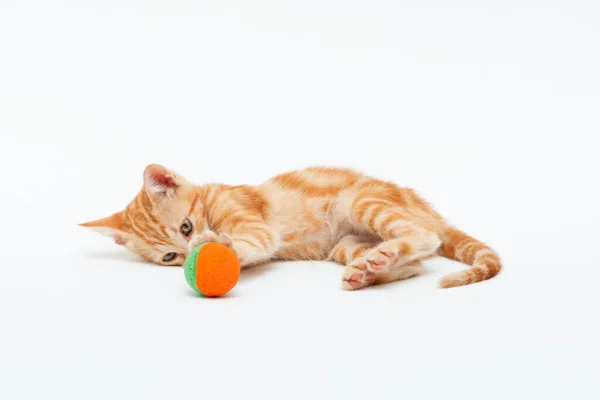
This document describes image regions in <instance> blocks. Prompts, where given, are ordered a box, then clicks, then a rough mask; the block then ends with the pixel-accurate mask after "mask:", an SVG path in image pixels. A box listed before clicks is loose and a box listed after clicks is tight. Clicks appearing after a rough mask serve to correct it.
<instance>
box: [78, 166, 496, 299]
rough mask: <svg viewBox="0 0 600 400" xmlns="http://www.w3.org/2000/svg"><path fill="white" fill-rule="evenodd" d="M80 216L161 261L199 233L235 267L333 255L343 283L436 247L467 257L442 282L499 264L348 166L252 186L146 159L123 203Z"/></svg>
mask: <svg viewBox="0 0 600 400" xmlns="http://www.w3.org/2000/svg"><path fill="white" fill-rule="evenodd" d="M81 225H82V226H85V227H90V228H94V229H96V230H98V231H100V232H102V233H104V234H107V235H109V236H111V237H112V238H113V239H114V240H115V242H116V243H117V244H119V245H123V246H125V247H127V248H128V249H130V250H132V251H133V252H135V253H137V254H139V255H140V256H142V257H143V258H145V259H146V260H149V261H152V262H155V263H158V264H162V265H182V264H183V262H184V260H185V257H186V255H187V254H188V252H189V251H190V249H193V248H194V247H195V246H197V245H199V244H200V243H202V242H205V241H214V242H220V243H223V244H225V245H227V246H230V247H231V248H232V249H233V250H234V251H235V253H236V254H237V256H238V257H239V259H240V262H241V264H242V267H248V266H251V265H256V264H260V263H264V262H267V261H270V260H330V261H335V262H337V263H340V264H342V265H344V266H345V269H344V272H343V279H342V286H343V288H344V289H347V290H353V289H360V288H362V287H365V286H369V285H372V284H374V283H383V282H391V281H395V280H399V279H405V278H408V277H411V276H414V275H417V274H419V273H420V272H422V271H423V269H422V266H421V264H420V261H421V260H423V259H425V258H428V257H431V256H434V255H436V254H437V255H441V256H444V257H447V258H450V259H453V260H457V261H461V262H463V263H465V264H468V265H470V266H471V268H470V269H467V270H465V271H460V272H455V273H452V274H450V275H447V276H445V277H443V278H442V279H441V280H440V282H439V285H440V287H443V288H448V287H454V286H460V285H467V284H470V283H474V282H479V281H483V280H486V279H490V278H492V277H493V276H495V275H496V274H498V272H499V271H500V268H501V262H500V258H499V257H498V255H497V254H496V253H495V252H494V251H493V250H492V249H490V248H489V247H488V246H486V245H485V244H483V243H481V242H479V241H478V240H476V239H474V238H472V237H470V236H468V235H466V234H465V233H463V232H461V231H459V230H458V229H455V228H454V227H452V226H450V225H449V224H448V223H447V222H446V221H445V220H444V219H443V218H442V217H441V216H440V215H439V214H438V213H437V212H436V211H435V210H433V208H432V207H431V206H430V205H429V204H428V203H426V202H425V201H424V200H423V199H421V198H420V197H419V196H418V195H417V194H416V193H415V192H414V191H413V190H411V189H408V188H401V187H398V186H396V185H394V184H392V183H388V182H383V181H380V180H377V179H374V178H371V177H368V176H364V175H361V174H359V173H357V172H355V171H352V170H348V169H338V168H321V167H312V168H307V169H304V170H301V171H295V172H289V173H285V174H282V175H278V176H276V177H274V178H272V179H270V180H268V181H267V182H265V183H263V184H261V185H259V186H246V185H242V186H227V185H223V184H208V185H204V186H196V185H193V184H191V183H189V182H188V181H186V180H185V179H184V178H183V177H181V176H180V175H178V174H176V173H174V172H172V171H169V170H167V169H166V168H165V167H163V166H161V165H156V164H152V165H149V166H147V167H146V169H145V171H144V185H143V187H142V190H141V191H140V192H139V194H138V195H137V196H136V197H135V198H134V199H133V201H132V202H131V203H130V204H129V205H128V206H127V207H126V208H125V210H123V211H120V212H118V213H116V214H113V215H111V216H110V217H107V218H104V219H100V220H97V221H92V222H88V223H84V224H81Z"/></svg>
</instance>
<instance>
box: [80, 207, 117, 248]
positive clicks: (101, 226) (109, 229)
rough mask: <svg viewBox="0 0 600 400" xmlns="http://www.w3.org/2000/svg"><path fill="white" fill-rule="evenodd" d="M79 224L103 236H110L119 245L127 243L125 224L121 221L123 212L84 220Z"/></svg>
mask: <svg viewBox="0 0 600 400" xmlns="http://www.w3.org/2000/svg"><path fill="white" fill-rule="evenodd" d="M79 225H80V226H85V227H86V228H90V229H93V230H95V231H96V232H98V233H101V234H103V235H105V236H110V237H112V238H113V240H114V241H115V243H116V244H118V245H120V246H124V245H126V244H127V240H128V237H129V234H128V233H127V231H126V227H125V224H124V223H123V212H118V213H115V214H113V215H111V216H110V217H106V218H102V219H98V220H96V221H91V222H85V223H83V224H79Z"/></svg>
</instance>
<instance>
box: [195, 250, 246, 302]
mask: <svg viewBox="0 0 600 400" xmlns="http://www.w3.org/2000/svg"><path fill="white" fill-rule="evenodd" d="M183 270H184V272H185V279H186V280H187V283H188V284H189V285H190V286H191V287H192V289H194V290H195V291H196V292H198V293H200V294H201V295H203V296H206V297H217V296H222V295H224V294H225V293H227V292H229V291H230V290H231V289H233V287H234V286H235V285H236V284H237V281H238V279H239V277H240V262H239V260H238V258H237V256H236V255H235V253H234V252H233V250H231V249H230V248H229V247H227V246H224V245H222V244H220V243H213V242H207V243H203V244H201V245H200V246H198V247H196V248H195V249H194V250H192V251H191V252H190V254H188V256H187V258H186V260H185V263H184V264H183Z"/></svg>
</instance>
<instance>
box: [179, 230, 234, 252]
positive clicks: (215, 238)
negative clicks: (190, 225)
mask: <svg viewBox="0 0 600 400" xmlns="http://www.w3.org/2000/svg"><path fill="white" fill-rule="evenodd" d="M206 242H214V243H221V244H222V245H225V246H227V247H231V238H230V237H229V235H228V234H226V233H215V232H213V231H209V230H206V231H204V232H202V233H199V234H198V235H195V236H194V237H192V239H191V240H190V242H189V243H188V249H189V251H192V250H193V249H194V248H196V246H199V245H201V244H202V243H206Z"/></svg>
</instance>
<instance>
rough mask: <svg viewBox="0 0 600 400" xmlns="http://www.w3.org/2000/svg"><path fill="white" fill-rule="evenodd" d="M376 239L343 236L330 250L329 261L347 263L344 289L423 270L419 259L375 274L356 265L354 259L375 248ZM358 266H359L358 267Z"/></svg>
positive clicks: (386, 280) (404, 276)
mask: <svg viewBox="0 0 600 400" xmlns="http://www.w3.org/2000/svg"><path fill="white" fill-rule="evenodd" d="M377 244H378V240H377V239H375V238H369V237H364V236H355V235H348V236H344V237H343V238H342V239H341V240H340V241H339V242H338V243H337V244H336V245H335V247H334V248H333V249H332V250H331V252H330V253H329V257H328V258H327V259H328V260H330V261H335V262H338V263H340V264H343V265H347V264H349V265H348V266H347V267H346V268H345V270H344V273H343V281H342V286H343V287H344V289H346V290H353V289H359V288H361V287H365V286H370V285H372V284H381V283H387V282H393V281H398V280H401V279H406V278H410V277H412V276H415V275H418V274H420V273H422V272H423V271H424V269H423V267H422V265H421V263H420V262H419V261H413V262H411V263H409V264H406V265H399V266H394V267H393V268H392V269H391V270H389V271H388V272H386V273H381V274H375V273H373V272H371V271H368V270H367V269H366V266H363V264H358V265H356V264H355V263H353V261H354V260H362V259H364V257H363V256H364V255H365V254H367V253H368V252H369V251H370V250H372V249H373V248H375V247H376V246H377ZM359 267H360V268H359Z"/></svg>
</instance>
